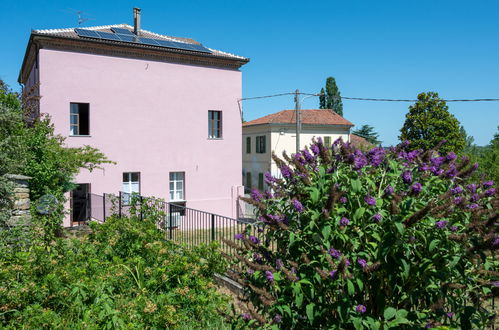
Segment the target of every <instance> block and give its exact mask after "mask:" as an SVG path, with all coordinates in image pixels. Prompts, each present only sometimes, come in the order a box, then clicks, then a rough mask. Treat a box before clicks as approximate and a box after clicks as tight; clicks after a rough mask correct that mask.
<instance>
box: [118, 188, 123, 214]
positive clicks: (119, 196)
mask: <svg viewBox="0 0 499 330" xmlns="http://www.w3.org/2000/svg"><path fill="white" fill-rule="evenodd" d="M121 197H122V196H121V191H120V194H119V195H118V198H119V199H118V215H119V217H120V218H121Z"/></svg>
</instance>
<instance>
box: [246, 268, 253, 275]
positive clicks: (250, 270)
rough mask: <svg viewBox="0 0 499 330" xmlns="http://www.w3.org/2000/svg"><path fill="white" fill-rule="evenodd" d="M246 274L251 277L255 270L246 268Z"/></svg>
mask: <svg viewBox="0 0 499 330" xmlns="http://www.w3.org/2000/svg"><path fill="white" fill-rule="evenodd" d="M247 272H248V274H250V275H253V274H254V273H255V270H254V269H253V268H248V270H247Z"/></svg>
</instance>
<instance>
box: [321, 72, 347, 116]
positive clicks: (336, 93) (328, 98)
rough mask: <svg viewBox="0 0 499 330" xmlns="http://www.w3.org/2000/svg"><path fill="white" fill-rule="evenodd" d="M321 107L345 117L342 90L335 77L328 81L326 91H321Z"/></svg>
mask: <svg viewBox="0 0 499 330" xmlns="http://www.w3.org/2000/svg"><path fill="white" fill-rule="evenodd" d="M319 107H320V108H321V109H332V110H333V111H334V112H336V113H337V114H339V115H340V116H343V102H342V101H341V94H340V90H339V89H338V86H337V85H336V80H335V79H334V78H333V77H328V78H327V79H326V90H324V88H322V89H321V96H320V97H319Z"/></svg>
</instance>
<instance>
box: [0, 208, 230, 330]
mask: <svg viewBox="0 0 499 330" xmlns="http://www.w3.org/2000/svg"><path fill="white" fill-rule="evenodd" d="M91 227H92V232H91V234H89V235H88V236H85V237H83V238H81V239H56V240H54V241H53V243H52V245H51V246H49V248H48V249H47V248H45V247H33V248H32V250H31V251H29V252H19V253H17V254H15V255H11V256H10V257H4V258H3V259H2V260H0V283H1V284H0V327H2V328H18V327H20V326H22V327H26V328H72V327H76V328H172V329H177V328H203V327H205V328H206V327H210V326H212V327H217V328H220V327H222V328H223V327H225V325H224V319H223V318H222V317H221V316H220V314H219V312H221V311H225V309H226V308H227V306H228V303H227V299H226V298H224V297H223V296H221V295H220V294H218V293H217V292H216V290H215V287H214V283H213V280H212V276H213V273H212V272H213V270H214V268H216V267H214V266H213V265H214V264H216V262H215V261H214V260H217V259H218V260H219V259H221V257H220V255H218V254H217V253H216V252H215V250H214V249H215V247H204V248H203V251H204V252H208V253H207V256H205V255H200V254H199V253H198V252H196V251H189V250H185V249H183V248H181V247H179V246H178V245H175V244H173V243H171V242H168V241H165V240H163V237H162V234H161V233H160V232H159V231H158V230H157V229H156V226H155V224H154V223H153V222H152V221H140V220H139V219H137V218H134V217H132V218H121V219H120V218H117V217H113V218H110V219H109V220H108V221H106V223H104V224H96V223H95V224H92V226H91Z"/></svg>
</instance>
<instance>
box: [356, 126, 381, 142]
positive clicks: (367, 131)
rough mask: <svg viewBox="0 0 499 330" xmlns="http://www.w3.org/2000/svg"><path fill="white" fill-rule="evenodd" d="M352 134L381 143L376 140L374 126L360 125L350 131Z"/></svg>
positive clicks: (376, 135)
mask: <svg viewBox="0 0 499 330" xmlns="http://www.w3.org/2000/svg"><path fill="white" fill-rule="evenodd" d="M352 134H355V135H358V136H360V137H363V138H364V139H366V140H367V141H369V142H370V143H372V144H375V145H379V144H380V143H381V141H380V140H378V137H379V134H378V133H376V132H375V131H374V127H372V126H370V125H362V126H361V127H360V128H359V129H358V130H355V131H353V132H352Z"/></svg>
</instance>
